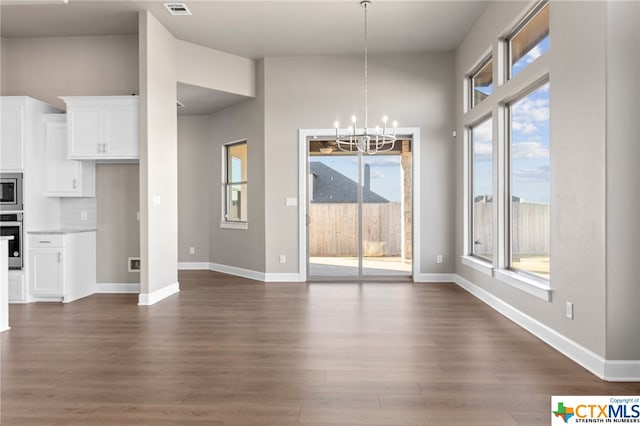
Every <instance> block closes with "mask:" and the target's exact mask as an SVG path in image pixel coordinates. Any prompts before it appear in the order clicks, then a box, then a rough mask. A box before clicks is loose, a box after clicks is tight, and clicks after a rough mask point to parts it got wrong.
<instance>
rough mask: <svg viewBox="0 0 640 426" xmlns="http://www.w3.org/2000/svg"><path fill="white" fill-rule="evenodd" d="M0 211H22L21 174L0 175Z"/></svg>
mask: <svg viewBox="0 0 640 426" xmlns="http://www.w3.org/2000/svg"><path fill="white" fill-rule="evenodd" d="M0 210H4V211H8V210H14V211H15V210H22V173H0Z"/></svg>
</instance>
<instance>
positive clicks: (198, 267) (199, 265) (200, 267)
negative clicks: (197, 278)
mask: <svg viewBox="0 0 640 426" xmlns="http://www.w3.org/2000/svg"><path fill="white" fill-rule="evenodd" d="M178 270H180V271H208V270H209V262H178Z"/></svg>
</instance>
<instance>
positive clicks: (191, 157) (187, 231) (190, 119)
mask: <svg viewBox="0 0 640 426" xmlns="http://www.w3.org/2000/svg"><path fill="white" fill-rule="evenodd" d="M210 121H211V120H210V117H209V116H206V115H193V116H178V260H179V261H180V262H206V263H208V262H209V261H210V260H209V241H210V227H211V223H210V218H211V212H210V210H209V209H210V207H211V205H210V202H209V199H210V198H211V194H212V192H213V189H214V188H215V189H217V188H218V187H217V186H214V185H213V183H212V181H211V179H210V177H209V173H210V170H209V168H210V164H211V162H212V159H211V139H212V137H211V134H210V132H209V128H210V125H209V123H210ZM189 247H193V248H194V249H195V254H190V253H189Z"/></svg>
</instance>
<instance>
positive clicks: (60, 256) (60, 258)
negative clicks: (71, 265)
mask: <svg viewBox="0 0 640 426" xmlns="http://www.w3.org/2000/svg"><path fill="white" fill-rule="evenodd" d="M60 262H62V253H60V252H58V263H60Z"/></svg>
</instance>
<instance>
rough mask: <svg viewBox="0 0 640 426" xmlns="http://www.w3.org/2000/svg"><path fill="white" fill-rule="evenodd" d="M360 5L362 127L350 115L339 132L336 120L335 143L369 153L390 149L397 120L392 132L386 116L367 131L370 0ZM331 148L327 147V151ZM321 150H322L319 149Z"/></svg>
mask: <svg viewBox="0 0 640 426" xmlns="http://www.w3.org/2000/svg"><path fill="white" fill-rule="evenodd" d="M360 5H361V6H362V7H364V127H363V128H358V125H357V119H356V116H355V115H354V116H353V117H351V122H352V124H351V126H349V127H348V129H347V130H348V133H346V134H345V135H341V134H340V123H339V122H338V121H336V122H335V123H334V126H335V128H336V139H335V145H336V147H337V149H338V150H340V151H344V152H362V153H366V154H369V155H372V154H376V153H378V152H389V151H391V150H392V149H393V148H394V146H395V142H396V140H397V138H396V130H397V127H398V122H397V121H394V122H393V132H391V131H389V130H390V129H388V127H387V116H384V117H383V118H382V122H383V126H382V129H380V127H378V126H376V128H375V131H372V132H369V17H368V10H367V9H368V8H369V6H370V5H371V0H360ZM330 150H331V148H329V152H331V151H330ZM321 152H322V151H321Z"/></svg>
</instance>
